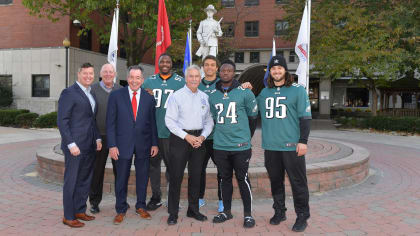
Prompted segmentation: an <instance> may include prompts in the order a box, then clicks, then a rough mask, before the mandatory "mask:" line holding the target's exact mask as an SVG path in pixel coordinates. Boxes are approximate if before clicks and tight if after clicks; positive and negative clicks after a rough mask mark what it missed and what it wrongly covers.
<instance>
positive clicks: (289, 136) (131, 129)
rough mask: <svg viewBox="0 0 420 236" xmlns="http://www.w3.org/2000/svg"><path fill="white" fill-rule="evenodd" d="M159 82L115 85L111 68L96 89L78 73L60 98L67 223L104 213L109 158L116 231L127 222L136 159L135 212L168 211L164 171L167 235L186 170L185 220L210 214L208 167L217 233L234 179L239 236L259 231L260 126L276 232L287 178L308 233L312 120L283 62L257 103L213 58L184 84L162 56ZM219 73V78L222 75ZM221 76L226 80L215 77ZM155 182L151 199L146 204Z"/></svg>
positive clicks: (89, 75) (138, 79) (137, 71)
mask: <svg viewBox="0 0 420 236" xmlns="http://www.w3.org/2000/svg"><path fill="white" fill-rule="evenodd" d="M158 63H159V73H158V74H155V75H152V76H151V77H149V78H147V79H146V80H145V79H144V78H143V69H142V68H141V67H140V66H131V67H129V68H128V76H127V82H128V87H126V88H122V87H121V86H119V85H117V84H115V83H114V78H115V76H116V72H115V68H114V67H113V66H112V65H110V64H105V65H104V66H103V67H102V69H101V72H100V75H101V78H102V80H101V81H100V82H99V83H96V84H93V85H92V83H93V80H94V69H93V66H92V65H91V64H89V63H85V64H83V65H82V66H81V68H80V69H79V72H78V79H77V81H76V83H75V84H74V85H73V86H71V87H69V88H67V89H65V90H63V92H62V94H61V96H60V99H59V106H58V127H59V130H60V133H61V135H62V145H61V148H62V149H63V152H64V156H65V166H66V168H65V174H64V186H63V205H64V218H63V223H64V224H66V225H68V226H70V227H83V226H84V223H82V222H80V221H79V220H83V221H90V220H94V219H95V217H94V216H90V215H87V214H86V208H87V206H86V201H87V198H88V197H89V201H90V205H91V209H90V211H91V213H94V214H96V213H99V212H100V208H99V204H100V202H101V199H102V188H103V179H104V169H105V165H106V160H107V157H108V155H109V156H110V157H111V158H112V163H113V171H114V176H115V196H116V204H115V209H116V212H117V215H116V216H115V218H114V224H120V223H122V222H123V221H124V219H125V216H126V212H127V210H128V209H129V208H130V205H129V204H128V203H127V189H128V179H129V176H130V169H131V165H132V162H133V156H135V157H134V166H135V170H136V194H137V202H136V205H135V212H136V213H137V214H138V215H140V217H141V218H143V219H151V215H150V214H149V212H148V211H153V210H156V209H158V208H159V207H160V206H161V205H162V204H163V201H162V193H161V179H160V176H161V162H162V160H163V161H164V164H165V166H166V173H165V177H166V180H167V183H169V184H168V200H167V207H168V213H169V217H168V220H167V223H168V224H169V225H174V224H177V221H178V213H179V209H180V204H179V202H180V192H181V191H180V190H181V184H182V179H183V176H184V170H185V168H186V167H187V169H188V208H187V217H191V218H194V219H196V220H198V221H206V220H207V217H206V216H205V215H203V214H201V213H200V211H199V209H200V207H201V206H203V205H204V204H205V201H204V194H205V185H206V168H207V164H208V162H209V159H210V158H211V159H212V161H213V162H214V163H215V165H216V167H217V182H218V197H219V202H218V212H219V213H218V214H217V215H216V216H214V218H213V223H222V222H225V221H227V220H230V219H232V218H233V215H232V213H231V205H232V192H233V185H232V178H233V173H235V176H236V179H237V182H238V186H239V190H240V195H241V198H242V202H243V211H244V223H243V226H244V227H246V228H251V227H254V226H255V219H254V218H253V216H252V190H251V183H250V180H249V176H248V168H249V161H250V159H251V155H252V151H251V138H252V136H253V134H254V131H255V129H256V126H257V117H258V115H260V116H261V120H262V147H263V149H265V153H264V156H265V165H266V168H267V172H268V175H269V178H270V181H271V188H272V195H273V199H274V205H273V208H274V211H275V214H274V216H273V217H272V218H271V219H270V223H271V224H273V225H276V224H279V223H280V222H281V221H284V220H286V215H285V211H286V207H285V189H284V176H285V172H287V174H288V176H289V179H290V182H291V186H292V192H293V197H294V205H295V211H296V213H297V219H296V222H295V224H294V226H293V229H292V230H294V231H304V230H305V228H306V226H307V219H308V218H309V216H310V214H309V203H308V202H309V193H308V186H307V180H306V166H305V158H304V155H305V154H306V151H307V145H306V143H307V140H308V136H309V129H310V123H309V122H310V119H311V111H310V104H309V99H308V96H307V94H306V91H305V89H304V88H303V87H302V86H300V85H297V84H295V83H294V82H293V77H292V76H291V75H290V74H289V72H288V71H287V64H286V62H285V60H284V58H283V57H281V56H276V57H273V58H272V59H271V61H270V64H269V70H270V76H269V78H268V87H267V88H264V89H263V90H262V92H261V93H260V95H259V96H258V97H257V98H255V96H254V94H253V93H252V91H251V89H252V86H251V85H250V84H249V83H245V84H242V85H241V84H239V82H238V81H237V80H236V79H235V71H236V65H235V63H233V62H232V61H230V60H227V61H224V62H223V63H222V64H221V65H219V62H218V60H217V59H216V57H214V56H212V55H209V56H207V57H205V58H204V59H203V64H202V69H203V71H204V74H205V77H204V78H201V70H200V67H198V66H196V65H192V66H190V67H188V68H187V70H186V72H185V79H184V78H183V77H181V76H179V75H177V74H176V73H174V72H172V59H171V57H170V56H169V55H168V54H162V55H161V56H160V58H159V60H158ZM219 68H220V70H219ZM218 71H219V75H220V77H217V72H218ZM149 179H150V183H151V189H152V196H151V199H150V201H149V202H148V203H147V204H146V192H147V184H148V181H149Z"/></svg>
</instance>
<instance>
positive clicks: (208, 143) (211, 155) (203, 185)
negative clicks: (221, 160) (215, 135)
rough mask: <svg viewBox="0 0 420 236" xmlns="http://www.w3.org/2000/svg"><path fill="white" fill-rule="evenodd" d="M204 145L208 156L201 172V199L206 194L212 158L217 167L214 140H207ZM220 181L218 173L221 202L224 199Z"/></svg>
mask: <svg viewBox="0 0 420 236" xmlns="http://www.w3.org/2000/svg"><path fill="white" fill-rule="evenodd" d="M204 145H205V147H206V155H205V156H204V162H203V169H202V170H201V183H200V198H204V194H205V192H206V174H207V172H206V169H207V164H208V163H209V160H210V158H211V160H212V161H213V163H214V164H215V165H216V167H217V164H216V161H215V160H214V150H213V139H207V140H206V141H204ZM220 180H221V178H220V173H219V171H217V196H218V197H219V200H222V197H221V196H220V194H221V190H220Z"/></svg>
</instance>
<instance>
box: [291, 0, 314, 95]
mask: <svg viewBox="0 0 420 236" xmlns="http://www.w3.org/2000/svg"><path fill="white" fill-rule="evenodd" d="M309 4H310V0H308V4H306V5H305V10H304V11H303V16H302V22H301V23H300V29H299V35H298V38H297V40H296V46H295V53H296V54H297V55H298V57H299V66H298V68H297V69H296V74H297V75H298V77H299V78H298V83H299V84H301V85H303V86H305V88H306V87H307V83H309V78H307V77H308V76H309V41H310V36H309V35H310V27H311V23H310V19H309V17H310V16H309V14H308V5H309Z"/></svg>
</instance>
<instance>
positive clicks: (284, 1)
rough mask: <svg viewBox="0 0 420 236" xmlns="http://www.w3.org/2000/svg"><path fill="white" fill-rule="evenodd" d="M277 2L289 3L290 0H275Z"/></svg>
mask: <svg viewBox="0 0 420 236" xmlns="http://www.w3.org/2000/svg"><path fill="white" fill-rule="evenodd" d="M274 1H275V2H276V4H287V3H289V0H274Z"/></svg>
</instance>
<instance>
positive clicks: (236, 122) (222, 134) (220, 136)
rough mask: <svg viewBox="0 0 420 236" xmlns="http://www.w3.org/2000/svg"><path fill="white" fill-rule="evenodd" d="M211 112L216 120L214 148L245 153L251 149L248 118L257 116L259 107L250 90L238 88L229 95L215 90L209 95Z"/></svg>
mask: <svg viewBox="0 0 420 236" xmlns="http://www.w3.org/2000/svg"><path fill="white" fill-rule="evenodd" d="M209 103H210V110H211V113H212V115H213V118H214V120H215V124H214V127H215V128H214V141H213V148H214V149H217V150H224V151H243V150H247V149H250V148H251V132H250V130H249V122H248V116H251V117H252V116H257V115H258V107H257V102H256V100H255V96H254V94H253V93H252V92H251V90H249V89H244V88H242V87H240V86H239V87H236V88H234V89H232V90H231V91H229V92H228V93H222V92H221V91H220V90H214V92H212V93H210V94H209Z"/></svg>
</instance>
